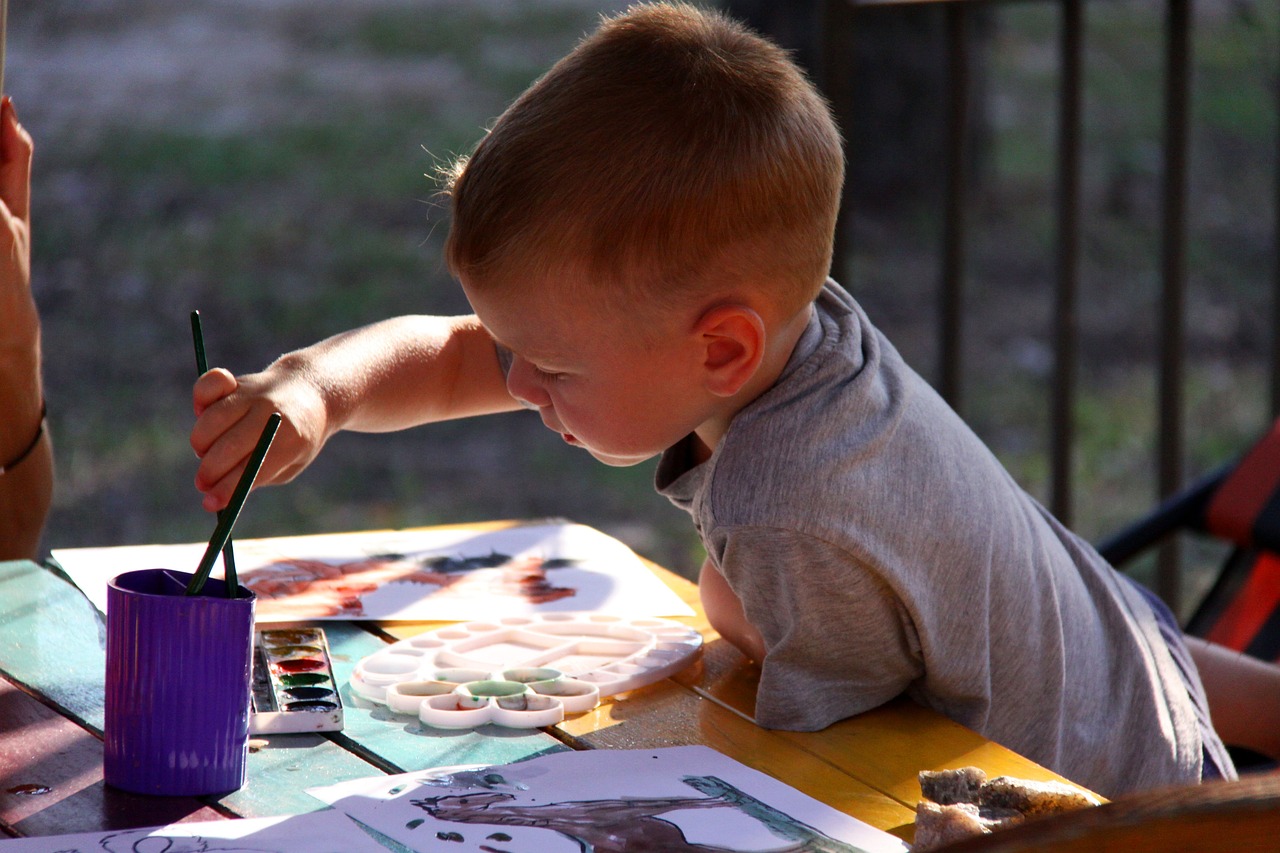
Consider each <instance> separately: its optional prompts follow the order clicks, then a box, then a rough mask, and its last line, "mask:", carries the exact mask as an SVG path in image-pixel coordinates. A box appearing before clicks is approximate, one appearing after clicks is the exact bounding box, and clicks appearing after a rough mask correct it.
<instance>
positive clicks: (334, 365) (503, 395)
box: [271, 316, 518, 434]
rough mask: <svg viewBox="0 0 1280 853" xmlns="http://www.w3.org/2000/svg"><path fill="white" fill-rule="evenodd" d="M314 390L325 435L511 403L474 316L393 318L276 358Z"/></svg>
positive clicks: (393, 427) (500, 408)
mask: <svg viewBox="0 0 1280 853" xmlns="http://www.w3.org/2000/svg"><path fill="white" fill-rule="evenodd" d="M271 369H273V370H274V369H284V370H289V371H294V372H297V373H299V374H300V375H302V376H305V377H306V378H307V379H308V380H309V381H310V382H311V383H312V384H314V385H315V386H316V388H317V389H318V390H319V392H320V394H321V397H322V399H323V400H324V405H325V410H326V413H327V417H328V421H329V423H328V429H327V430H326V432H327V433H328V434H332V433H334V432H337V431H338V430H342V429H346V430H353V431H357V432H388V431H391V430H397V429H404V428H406V427H411V426H417V425H419V424H424V423H431V422H434V421H442V420H450V419H454V418H461V417H468V416H471V415H481V414H489V413H492V412H502V411H510V410H513V409H516V408H518V406H517V404H516V402H515V401H514V400H513V399H512V398H511V396H510V395H509V394H508V393H507V389H506V382H505V379H504V377H503V374H502V371H501V368H500V367H499V365H498V360H497V356H496V353H495V350H494V345H493V340H492V339H491V338H490V337H489V335H488V333H487V332H486V331H485V330H484V328H483V327H481V326H480V324H479V321H477V320H476V319H475V318H474V317H426V316H405V317H395V318H392V319H390V320H384V321H382V322H379V323H374V324H373V325H370V326H365V327H362V328H360V329H354V330H352V331H350V332H344V333H342V334H340V335H336V336H334V337H332V338H329V339H327V340H324V341H321V342H320V343H318V344H315V345H313V346H311V347H308V348H306V349H304V350H299V351H297V352H294V353H290V354H288V355H285V356H283V357H281V358H280V359H279V360H278V361H277V362H276V363H275V364H273V365H272V367H271Z"/></svg>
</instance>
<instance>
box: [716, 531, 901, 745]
mask: <svg viewBox="0 0 1280 853" xmlns="http://www.w3.org/2000/svg"><path fill="white" fill-rule="evenodd" d="M716 538H717V540H718V541H717V542H716V543H715V544H716V547H715V548H714V549H713V555H712V558H713V560H716V561H717V564H718V567H719V569H720V571H721V573H722V574H723V575H724V577H725V579H726V580H727V581H728V583H729V586H730V587H731V588H732V589H733V591H734V592H735V593H736V594H737V595H738V598H739V599H740V600H741V601H742V605H743V608H744V611H745V613H746V617H747V619H748V621H750V622H751V623H752V624H753V625H755V626H756V628H757V629H759V631H760V633H761V635H762V636H763V638H764V642H765V648H766V650H767V651H766V655H765V659H764V661H763V662H762V663H761V674H760V686H759V689H758V691H757V694H756V713H755V716H756V721H757V722H758V723H759V724H760V725H762V726H765V727H766V728H778V729H792V730H799V731H813V730H816V729H820V728H824V727H826V726H828V725H830V724H831V723H834V722H835V721H837V720H841V719H844V718H845V717H849V716H852V715H854V714H859V713H862V712H863V711H867V710H870V709H871V708H874V707H876V706H878V705H882V704H884V703H885V702H887V701H889V700H890V699H892V698H894V697H896V696H898V695H900V694H901V693H903V692H904V691H905V690H906V689H907V687H908V686H909V685H910V684H911V683H912V682H913V681H915V680H916V679H918V678H920V677H921V676H922V675H923V672H924V667H923V663H922V659H921V655H920V647H919V642H918V640H917V638H916V635H915V629H914V626H913V624H912V621H911V619H910V617H909V615H908V613H907V610H906V608H905V607H904V606H903V605H902V603H901V602H900V600H899V599H898V597H897V596H895V595H894V594H893V592H892V590H891V589H890V588H889V586H888V585H887V584H886V583H884V582H883V581H882V580H881V579H880V578H878V577H877V576H876V575H875V574H873V573H872V572H870V571H867V570H865V569H864V568H863V567H862V566H860V565H859V564H858V562H857V561H856V560H855V559H854V557H853V556H852V555H850V554H848V553H847V552H845V551H843V550H841V549H839V548H836V547H835V546H833V545H831V544H829V543H826V542H823V541H821V540H819V539H815V538H813V537H810V536H805V535H803V534H800V533H797V532H795V531H789V530H777V529H769V528H758V527H745V528H743V527H740V528H733V529H731V530H728V531H722V532H721V535H719V536H717V537H716Z"/></svg>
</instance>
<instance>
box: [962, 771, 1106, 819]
mask: <svg viewBox="0 0 1280 853" xmlns="http://www.w3.org/2000/svg"><path fill="white" fill-rule="evenodd" d="M1100 802H1101V801H1100V800H1098V799H1097V798H1096V797H1094V796H1092V795H1091V794H1086V793H1085V792H1084V791H1081V790H1079V789H1078V788H1073V787H1071V786H1070V785H1065V784H1063V783H1062V782H1031V781H1029V780H1026V779H1015V778H1013V777H1012V776H997V777H996V778H995V779H990V780H988V781H987V782H986V783H984V784H983V785H982V787H981V789H980V790H979V791H978V805H980V806H983V807H990V808H1002V809H1014V810H1015V811H1018V812H1020V813H1022V814H1024V815H1026V816H1027V817H1031V816H1032V815H1042V814H1056V813H1058V812H1070V811H1075V810H1077V809H1085V808H1088V807H1090V806H1096V805H1099V804H1100Z"/></svg>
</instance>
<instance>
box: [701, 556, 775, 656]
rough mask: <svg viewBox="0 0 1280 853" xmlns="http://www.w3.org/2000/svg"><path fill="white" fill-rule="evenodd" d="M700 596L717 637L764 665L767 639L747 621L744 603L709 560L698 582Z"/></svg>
mask: <svg viewBox="0 0 1280 853" xmlns="http://www.w3.org/2000/svg"><path fill="white" fill-rule="evenodd" d="M698 592H699V595H700V597H701V598H702V609H703V611H704V612H705V613H706V614H707V621H708V622H709V623H711V627H712V628H714V629H715V631H716V633H717V634H719V635H720V636H721V637H723V638H724V639H726V640H728V641H729V643H731V644H732V645H733V646H735V647H736V648H737V649H738V651H740V652H742V653H743V654H744V655H746V656H747V657H748V658H750V659H751V660H754V661H763V660H764V656H765V645H764V637H763V636H761V634H760V631H759V630H757V628H756V626H754V625H752V624H751V623H750V622H749V621H748V620H747V615H746V612H745V611H744V610H743V608H742V602H741V600H739V598H738V596H737V595H736V594H735V593H734V591H733V590H732V589H731V588H730V587H729V583H728V581H726V580H725V579H724V576H723V575H721V574H720V570H719V569H717V568H716V567H715V566H714V565H712V563H711V561H710V560H706V561H705V562H704V563H703V564H702V573H701V575H700V576H699V578H698Z"/></svg>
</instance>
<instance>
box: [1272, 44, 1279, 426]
mask: <svg viewBox="0 0 1280 853" xmlns="http://www.w3.org/2000/svg"><path fill="white" fill-rule="evenodd" d="M1275 73H1276V74H1277V75H1280V69H1276V72H1275ZM1275 92H1276V115H1277V116H1280V86H1276V87H1275ZM1275 182H1276V188H1275V189H1276V197H1275V211H1274V214H1273V215H1274V217H1275V222H1274V223H1273V227H1274V229H1275V235H1274V238H1273V239H1274V243H1273V245H1272V253H1271V257H1272V261H1271V262H1272V264H1273V267H1272V271H1271V272H1272V275H1273V276H1274V278H1275V281H1274V282H1273V285H1274V286H1273V290H1272V294H1271V418H1272V419H1273V420H1274V419H1275V418H1277V417H1280V121H1277V122H1276V161H1275Z"/></svg>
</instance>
